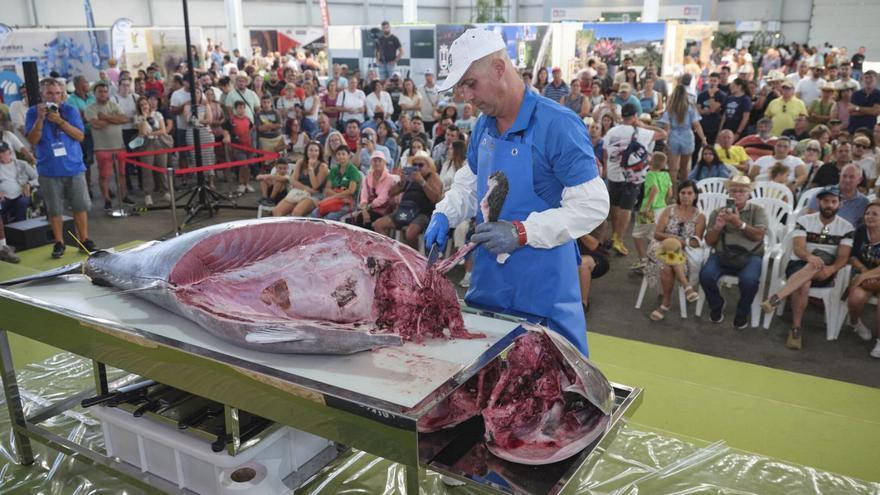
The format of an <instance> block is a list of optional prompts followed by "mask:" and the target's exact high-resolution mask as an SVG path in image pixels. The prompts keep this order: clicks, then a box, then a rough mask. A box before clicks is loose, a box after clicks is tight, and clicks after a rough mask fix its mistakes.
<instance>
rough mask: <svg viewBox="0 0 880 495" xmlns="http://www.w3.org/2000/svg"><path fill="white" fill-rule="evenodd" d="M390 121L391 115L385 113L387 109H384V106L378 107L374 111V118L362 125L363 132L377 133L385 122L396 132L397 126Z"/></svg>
mask: <svg viewBox="0 0 880 495" xmlns="http://www.w3.org/2000/svg"><path fill="white" fill-rule="evenodd" d="M390 119H391V115H390V114H388V113H386V112H385V108H383V107H382V105H376V107H375V108H374V109H373V118H371V119H369V120H367V121H366V122H364V123H363V124H361V130H362V131H363V130H364V129H373V130H374V131H375V130H376V129H377V128H378V127H379V124H381V123H383V122H384V123H385V124H386V125H388V126H389V127H390V128H391V129H393V130H395V131H396V130H397V125H395V124H394V122H392V121H391V120H390Z"/></svg>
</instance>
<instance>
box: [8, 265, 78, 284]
mask: <svg viewBox="0 0 880 495" xmlns="http://www.w3.org/2000/svg"><path fill="white" fill-rule="evenodd" d="M82 269H83V262H82V261H78V262H76V263H71V264H69V265H64V266H62V267H58V268H54V269H52V270H49V271H45V272H40V273H35V274H33V275H25V276H24V277H17V278H13V279H9V280H4V281H3V282H0V287H10V286H13V285H18V284H23V283H25V282H34V281H38V280H48V279H52V278H56V277H60V276H62V275H71V274H74V273H82Z"/></svg>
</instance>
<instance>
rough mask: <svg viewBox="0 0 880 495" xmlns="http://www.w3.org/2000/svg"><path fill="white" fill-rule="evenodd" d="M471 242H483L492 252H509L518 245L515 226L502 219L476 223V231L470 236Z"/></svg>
mask: <svg viewBox="0 0 880 495" xmlns="http://www.w3.org/2000/svg"><path fill="white" fill-rule="evenodd" d="M471 242H475V243H477V244H483V246H484V247H485V248H486V249H488V250H489V252H491V253H492V254H504V253H510V252H513V251H515V250H516V249H518V248H519V247H520V246H519V235H518V234H517V233H516V227H514V226H513V224H512V223H510V222H505V221H503V220H501V221H498V222H486V223H481V224H480V225H477V230H476V233H474V235H473V236H472V237H471Z"/></svg>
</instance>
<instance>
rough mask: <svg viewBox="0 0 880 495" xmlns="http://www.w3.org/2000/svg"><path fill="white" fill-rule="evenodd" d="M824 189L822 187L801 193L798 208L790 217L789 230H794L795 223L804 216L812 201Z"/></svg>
mask: <svg viewBox="0 0 880 495" xmlns="http://www.w3.org/2000/svg"><path fill="white" fill-rule="evenodd" d="M822 189H823V188H821V187H813V188H811V189H807V190H806V191H804V192H802V193H801V196H800V198H798V202H797V206H796V207H795V209H794V211H793V212H792V213H791V215H789V216H788V228H789V230H791V229H793V228H794V223H795V221H797V219H798V217H800V216H801V215H803V214H804V210H806V208H807V205H809V204H810V201H811V200H812V199H813V198H814V197H815V196H816V194H818V193H819V191H821V190H822Z"/></svg>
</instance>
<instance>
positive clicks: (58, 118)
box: [25, 78, 97, 258]
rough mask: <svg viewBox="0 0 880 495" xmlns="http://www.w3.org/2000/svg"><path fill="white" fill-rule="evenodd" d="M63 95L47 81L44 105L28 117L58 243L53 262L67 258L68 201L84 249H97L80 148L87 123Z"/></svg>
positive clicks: (43, 83)
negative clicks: (64, 222)
mask: <svg viewBox="0 0 880 495" xmlns="http://www.w3.org/2000/svg"><path fill="white" fill-rule="evenodd" d="M63 91H64V88H63V87H62V85H61V84H60V83H59V82H58V81H56V80H55V79H51V78H49V79H43V80H42V81H40V93H41V95H42V100H43V103H40V104H38V105H34V106H32V107H31V108H29V109H28V111H27V115H26V116H25V132H26V133H27V138H28V141H30V143H31V145H32V146H33V147H34V149H35V150H36V155H37V172H38V173H39V175H40V185H41V189H42V191H43V196H44V198H45V201H46V209H47V210H48V216H49V225H51V227H52V236H53V238H54V239H55V245H54V246H53V247H52V257H53V258H60V257H62V256H64V233H63V232H62V220H61V215H62V213H64V208H65V206H68V205H66V204H65V199H66V200H67V201H68V202H69V206H70V207H71V209H72V210H73V222H74V225H75V226H76V232H77V235H79V239H80V241H81V242H82V244H83V247H84V248H85V249H86V250H87V251H89V252H93V251H95V249H97V248H96V247H95V242H94V241H92V240H91V239H90V238H89V223H88V222H89V220H88V211H89V206H90V204H89V193H88V185H87V184H86V180H85V171H86V167H85V164H84V163H83V158H82V148H81V147H80V142H81V141H82V140H83V138H84V137H85V133H84V128H83V123H82V120H80V114H79V111H77V109H76V108H75V107H73V106H71V105H68V104H66V103H64V102H62V92H63ZM44 131H45V132H44Z"/></svg>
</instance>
